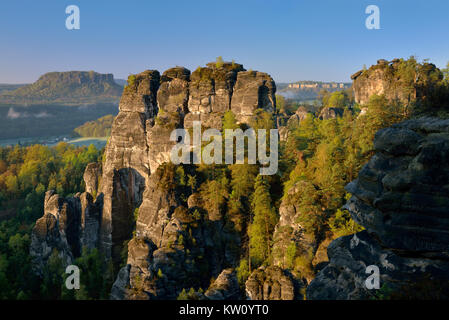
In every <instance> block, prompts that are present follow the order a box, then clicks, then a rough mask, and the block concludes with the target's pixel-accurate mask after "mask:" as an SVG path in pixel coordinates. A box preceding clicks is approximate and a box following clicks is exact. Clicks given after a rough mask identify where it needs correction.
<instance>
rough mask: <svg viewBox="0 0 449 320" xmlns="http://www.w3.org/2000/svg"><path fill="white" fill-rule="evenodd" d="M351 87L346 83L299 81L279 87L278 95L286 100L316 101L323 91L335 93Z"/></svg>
mask: <svg viewBox="0 0 449 320" xmlns="http://www.w3.org/2000/svg"><path fill="white" fill-rule="evenodd" d="M350 87H351V83H346V82H322V81H298V82H294V83H288V84H283V86H282V87H278V92H277V94H279V95H281V96H283V97H284V98H286V99H291V100H298V101H304V100H314V99H316V98H317V97H318V94H319V92H320V91H322V90H326V91H328V92H334V91H338V90H346V89H348V88H350Z"/></svg>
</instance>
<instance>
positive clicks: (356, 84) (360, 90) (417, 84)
mask: <svg viewBox="0 0 449 320" xmlns="http://www.w3.org/2000/svg"><path fill="white" fill-rule="evenodd" d="M408 67H409V66H406V65H405V64H404V61H403V60H400V59H394V60H392V61H390V62H389V61H387V60H383V59H380V60H378V61H377V64H376V65H373V66H371V67H370V68H369V69H367V70H360V71H358V72H356V73H354V74H353V75H352V76H351V79H352V80H353V90H354V98H355V102H357V103H358V104H360V105H366V104H367V103H368V102H369V99H370V97H371V96H372V95H374V94H376V95H385V97H386V98H387V99H388V100H389V101H392V102H393V101H398V102H400V103H402V104H406V105H407V104H409V103H410V102H412V101H414V100H417V99H418V100H422V101H424V100H426V98H425V97H426V96H431V95H432V94H431V92H432V91H433V90H435V88H436V86H434V85H430V82H431V81H434V82H435V81H438V80H439V79H438V77H441V78H442V75H441V72H440V71H439V70H438V69H437V67H436V66H435V65H434V64H431V63H423V64H422V65H420V64H418V65H417V67H416V77H415V79H409V78H406V77H404V72H403V69H404V68H408ZM421 79H423V81H424V79H427V80H425V81H428V83H425V82H423V81H421ZM430 79H431V80H430ZM435 83H436V82H435ZM440 94H441V93H440Z"/></svg>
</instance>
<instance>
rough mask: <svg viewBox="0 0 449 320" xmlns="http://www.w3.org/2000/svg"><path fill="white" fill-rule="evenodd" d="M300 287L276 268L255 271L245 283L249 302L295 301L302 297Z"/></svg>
mask: <svg viewBox="0 0 449 320" xmlns="http://www.w3.org/2000/svg"><path fill="white" fill-rule="evenodd" d="M299 289H300V286H299V285H298V284H297V283H295V282H294V280H293V279H292V277H291V276H290V275H288V274H287V273H286V272H285V271H283V270H282V269H281V268H279V267H276V266H270V267H267V268H265V267H260V268H259V269H257V270H254V271H253V272H252V273H251V275H250V276H249V278H248V280H246V283H245V290H246V295H247V298H248V299H249V300H294V299H295V298H296V299H298V298H299V297H300V294H299Z"/></svg>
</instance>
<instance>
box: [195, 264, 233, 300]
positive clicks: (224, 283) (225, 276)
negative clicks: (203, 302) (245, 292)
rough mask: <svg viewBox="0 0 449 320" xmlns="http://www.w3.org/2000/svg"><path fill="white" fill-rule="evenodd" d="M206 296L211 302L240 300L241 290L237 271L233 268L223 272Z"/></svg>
mask: <svg viewBox="0 0 449 320" xmlns="http://www.w3.org/2000/svg"><path fill="white" fill-rule="evenodd" d="M204 296H205V297H206V298H207V299H210V300H238V299H239V298H240V288H239V283H238V281H237V275H236V272H235V270H234V269H232V268H229V269H225V270H223V271H222V272H221V273H220V274H219V276H218V277H217V279H215V281H214V282H213V283H212V284H211V286H210V287H209V289H207V291H206V292H205V293H204Z"/></svg>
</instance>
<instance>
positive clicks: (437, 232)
mask: <svg viewBox="0 0 449 320" xmlns="http://www.w3.org/2000/svg"><path fill="white" fill-rule="evenodd" d="M374 146H375V148H376V151H377V153H376V154H375V155H374V156H373V157H372V158H371V160H370V161H369V162H368V164H366V165H365V166H364V167H363V168H362V170H361V171H360V173H359V176H358V178H357V179H356V180H355V181H353V182H351V183H350V184H348V185H347V187H346V189H347V191H348V192H350V193H351V194H352V197H351V199H350V200H349V201H348V203H347V204H346V208H347V209H348V210H349V211H350V213H351V215H352V217H353V219H354V220H355V221H356V222H357V223H359V224H361V225H362V226H364V227H365V228H366V231H363V232H361V233H357V234H355V235H354V236H347V237H343V238H340V239H337V240H335V241H334V242H332V243H331V245H330V246H329V248H328V255H329V258H330V263H329V265H328V266H327V267H325V268H324V269H323V270H322V271H321V272H320V273H319V275H318V276H317V278H316V279H315V280H313V281H312V283H311V284H310V286H309V287H308V291H307V292H308V293H307V294H308V297H309V298H311V299H364V298H367V297H369V296H372V295H373V294H374V292H373V291H370V290H368V289H367V288H366V287H365V285H364V279H366V278H367V275H366V274H364V272H365V268H366V266H368V265H376V266H378V267H379V268H380V273H381V275H382V282H381V285H382V284H386V285H387V286H389V287H391V288H395V289H398V288H400V287H401V286H404V285H406V284H407V283H410V282H411V281H413V279H416V278H419V277H423V276H424V275H426V276H429V277H430V278H431V279H433V280H435V281H447V279H448V276H447V274H448V272H447V271H448V268H449V249H448V248H449V215H448V214H449V211H448V204H449V188H448V185H449V169H448V168H447V166H446V164H447V163H448V161H449V120H440V119H438V118H419V119H414V120H409V121H405V122H403V123H400V124H397V125H394V126H392V127H390V128H386V129H382V130H380V131H379V132H377V134H376V136H375V140H374ZM362 280H363V281H362Z"/></svg>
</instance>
